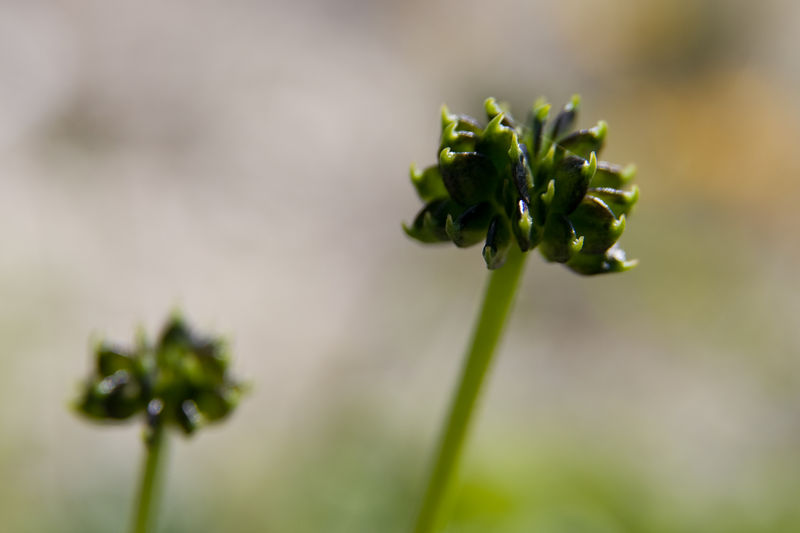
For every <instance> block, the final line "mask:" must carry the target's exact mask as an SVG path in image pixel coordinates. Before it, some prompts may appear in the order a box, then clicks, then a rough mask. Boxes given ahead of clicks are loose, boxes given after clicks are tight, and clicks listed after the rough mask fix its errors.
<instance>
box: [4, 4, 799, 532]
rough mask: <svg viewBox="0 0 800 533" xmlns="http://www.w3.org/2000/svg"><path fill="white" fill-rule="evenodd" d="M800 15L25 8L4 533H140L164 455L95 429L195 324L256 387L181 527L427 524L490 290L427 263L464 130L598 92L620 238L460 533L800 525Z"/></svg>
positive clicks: (572, 296) (181, 496) (523, 338)
mask: <svg viewBox="0 0 800 533" xmlns="http://www.w3.org/2000/svg"><path fill="white" fill-rule="evenodd" d="M798 23H800V3H797V2H794V1H792V0H764V1H762V2H758V3H756V2H749V1H745V0H703V1H694V0H656V1H650V2H635V1H633V0H609V1H606V2H579V1H577V0H565V1H562V2H558V3H548V2H541V1H539V2H537V1H529V2H522V1H515V0H498V1H495V2H491V3H489V2H481V1H478V0H458V1H457V0H445V1H425V2H423V1H417V0H413V1H408V2H374V1H371V2H370V1H365V0H343V1H338V2H327V1H322V0H317V1H313V0H295V1H291V2H290V1H274V2H257V1H253V0H250V1H248V0H237V1H228V2H216V1H210V0H194V1H192V2H189V1H176V2H158V1H155V0H140V1H138V2H106V1H101V0H88V1H87V0H80V1H78V0H61V1H59V2H46V1H36V0H19V1H14V0H2V1H0V301H1V302H2V304H1V305H0V354H2V355H0V480H2V482H0V521H1V522H2V524H1V525H0V529H2V530H3V531H9V532H44V531H47V532H49V531H53V532H56V531H57V532H76V533H77V532H82V533H85V532H122V531H125V530H126V523H127V521H128V518H129V513H130V509H131V504H132V497H133V491H134V487H135V484H136V481H137V471H138V468H139V460H140V458H141V453H142V445H141V428H140V427H134V426H136V425H124V426H114V427H101V426H97V425H92V424H90V423H88V422H85V421H84V420H82V419H79V418H78V417H76V416H75V415H74V414H73V413H71V412H70V410H69V403H70V401H71V400H73V399H74V398H75V396H76V394H77V392H78V384H79V383H80V381H81V380H82V379H83V377H84V376H85V375H86V374H87V373H88V370H89V363H90V360H89V350H90V346H91V342H92V339H97V338H109V339H112V340H114V341H117V342H120V343H126V342H129V341H131V340H132V339H133V335H134V332H135V328H136V327H137V326H139V325H141V326H144V327H145V328H146V329H147V330H148V331H149V332H150V333H151V335H155V333H156V331H157V330H158V328H159V327H160V325H161V324H162V322H163V320H164V319H165V317H166V316H167V315H168V313H169V312H170V311H171V310H173V309H175V308H180V309H182V310H183V311H184V313H185V314H186V316H187V318H188V320H189V321H190V322H191V323H192V324H194V325H195V326H196V327H198V328H199V329H201V330H204V331H209V332H216V333H220V334H224V335H226V336H228V337H229V338H230V339H231V341H232V345H233V353H234V357H235V360H234V365H233V367H234V369H236V370H238V374H239V375H240V376H242V377H244V378H246V379H248V380H250V381H251V383H252V384H253V389H252V391H251V393H250V395H249V396H248V397H246V398H245V399H244V400H243V402H242V404H241V406H240V408H239V410H238V411H237V412H236V413H235V414H234V416H233V417H232V418H231V419H230V420H229V421H228V422H226V423H224V424H222V425H220V426H217V427H211V428H209V429H206V430H204V431H201V432H200V434H199V435H198V436H196V437H195V438H192V439H184V438H180V437H176V438H174V439H173V441H172V446H171V449H170V456H171V461H170V464H169V472H168V482H167V486H166V492H165V504H164V506H163V513H162V515H161V520H160V524H161V531H164V532H190V531H191V532H194V531H237V532H250V531H252V532H278V533H282V532H286V533H306V532H308V533H313V532H322V531H324V532H328V533H338V532H341V533H361V532H364V533H375V532H381V533H383V532H387V533H393V532H398V533H399V532H404V531H407V530H408V528H409V524H410V522H411V518H412V515H413V512H414V510H415V508H416V505H417V501H418V498H419V497H420V493H421V490H422V486H423V481H424V477H425V473H426V469H427V464H428V461H429V459H430V454H431V451H432V447H433V444H434V442H435V439H436V435H437V432H438V425H439V422H440V420H441V418H442V417H443V415H444V412H445V409H446V406H447V403H448V401H449V397H450V389H451V387H452V385H453V383H454V380H455V378H456V373H457V371H458V368H459V366H460V361H461V357H462V352H463V349H464V347H465V344H466V341H467V335H468V331H469V328H470V327H471V324H472V321H473V314H474V312H475V311H474V310H475V307H476V305H477V304H478V302H479V299H480V296H481V292H482V287H483V283H484V279H485V276H486V270H485V267H484V264H483V261H482V259H481V257H480V252H479V249H478V248H474V249H469V250H458V249H455V248H454V247H449V246H444V247H440V248H437V247H424V246H421V245H418V244H417V243H415V242H412V241H410V240H409V239H407V238H406V237H405V236H404V235H403V232H402V230H401V226H400V224H401V221H410V220H412V219H413V217H414V215H415V213H416V212H417V210H418V209H419V207H420V205H419V202H418V200H417V198H416V197H415V194H414V191H413V189H412V187H411V185H410V183H409V181H408V176H407V168H408V165H409V163H410V162H412V161H415V162H417V163H418V164H419V165H427V164H431V163H433V162H434V161H435V157H436V146H437V142H438V134H439V106H440V105H441V104H442V103H444V102H446V103H447V104H448V105H449V107H450V109H451V110H453V111H456V112H466V113H469V114H473V115H475V116H480V117H481V118H483V117H482V103H483V100H484V98H486V97H487V96H495V97H497V98H498V99H500V100H504V101H507V102H509V103H510V104H511V105H512V108H513V109H516V110H517V115H519V116H524V114H525V112H526V110H527V109H528V108H529V106H530V104H531V103H532V102H533V101H534V99H535V98H536V97H538V96H540V95H543V96H545V97H547V98H548V99H549V100H550V101H551V102H553V103H554V104H556V105H558V106H560V105H561V104H562V103H563V102H566V101H567V99H568V98H569V96H570V95H571V94H573V93H580V94H581V95H582V97H583V107H582V111H581V117H580V118H579V124H580V125H581V126H582V127H589V126H591V125H593V124H594V123H595V122H596V121H597V120H598V119H605V120H607V121H608V123H609V125H610V132H609V137H608V143H607V148H606V151H605V153H604V154H603V156H604V157H603V159H606V160H609V161H612V162H617V163H622V164H625V163H628V162H635V163H636V164H637V166H638V168H639V174H638V177H637V183H638V184H639V186H640V187H641V191H642V193H641V199H640V202H639V205H638V207H637V211H636V212H635V213H634V214H633V216H632V217H631V219H630V220H629V223H628V229H627V230H626V234H625V235H624V236H623V238H622V240H621V243H622V245H623V247H624V248H625V249H626V250H627V251H628V253H629V256H631V257H636V258H638V259H639V260H640V266H639V267H638V268H637V269H635V270H634V271H632V272H630V273H628V274H625V275H622V276H607V277H597V278H589V279H586V278H580V277H577V276H575V275H573V274H572V273H570V272H569V271H568V270H566V269H564V268H562V267H560V266H558V265H548V264H545V263H544V262H543V261H542V260H541V258H540V257H539V256H538V254H535V257H533V258H532V259H531V260H530V261H529V262H528V265H527V269H528V270H527V273H526V277H525V281H524V285H523V287H522V290H521V292H520V294H519V298H518V301H517V306H516V310H515V313H514V314H513V319H512V321H511V323H510V324H509V327H508V330H507V335H506V338H505V342H504V344H503V346H502V348H501V351H500V354H499V357H498V359H497V361H496V365H495V367H494V369H493V373H492V375H491V379H490V381H489V382H488V387H487V389H486V394H485V395H484V397H483V402H482V405H481V408H480V410H479V422H478V423H477V424H476V425H475V426H474V428H473V429H474V431H473V433H472V435H471V440H470V445H469V449H468V453H467V456H466V458H465V461H464V471H463V475H462V481H463V483H462V488H461V490H460V492H459V496H458V503H457V507H456V518H455V521H454V523H453V525H452V527H451V531H453V532H486V531H492V532H501V533H502V532H534V533H540V532H541V533H545V532H547V533H560V532H565V533H566V532H569V533H584V532H586V533H595V532H598V533H612V532H648V533H649V532H656V533H658V532H665V533H666V532H687V533H688V532H697V531H703V532H706V533H709V532H711V533H714V532H726V533H731V532H734V533H735V532H791V531H800V508H798V506H797V501H798V498H799V497H800V358H799V356H800V328H798V317H799V316H800V300H799V299H798V292H800V291H799V290H798V289H800V283H798V278H797V271H798V266H800V246H798V237H797V235H798V231H799V230H800V210H798V208H797V201H798V200H797V198H798V195H800V157H798V154H797V149H796V146H797V139H798V138H800V125H799V124H800V104H799V103H798V99H797V95H798V94H799V92H800V53H798V52H800V38H799V37H798V35H797V27H798Z"/></svg>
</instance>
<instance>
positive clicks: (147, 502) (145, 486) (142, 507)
mask: <svg viewBox="0 0 800 533" xmlns="http://www.w3.org/2000/svg"><path fill="white" fill-rule="evenodd" d="M165 441H166V435H165V433H164V426H163V424H158V425H156V426H155V427H154V428H152V433H151V434H150V435H149V438H148V439H147V441H146V442H145V447H146V456H145V460H144V463H143V464H142V467H143V469H142V477H141V482H140V485H139V494H138V496H137V500H136V514H135V515H134V517H133V520H134V521H133V528H132V529H131V531H132V533H147V532H148V531H153V530H154V528H153V523H154V520H153V516H154V515H155V510H156V507H157V505H156V504H157V501H158V496H159V492H160V479H161V475H160V474H161V465H162V463H163V456H164V452H165V450H164V448H165Z"/></svg>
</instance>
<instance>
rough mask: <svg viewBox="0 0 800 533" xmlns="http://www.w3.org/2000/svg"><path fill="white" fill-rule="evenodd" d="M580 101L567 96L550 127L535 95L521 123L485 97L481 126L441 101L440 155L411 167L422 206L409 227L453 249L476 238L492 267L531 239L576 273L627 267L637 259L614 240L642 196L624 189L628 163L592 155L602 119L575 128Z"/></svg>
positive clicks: (600, 141) (602, 133) (603, 128)
mask: <svg viewBox="0 0 800 533" xmlns="http://www.w3.org/2000/svg"><path fill="white" fill-rule="evenodd" d="M579 105H580V98H579V97H578V96H573V98H572V99H571V100H570V102H569V103H568V104H567V105H566V106H564V108H563V109H562V110H561V111H560V112H559V113H558V115H557V116H556V117H555V119H554V120H553V122H552V125H551V126H550V127H549V128H548V127H547V118H548V115H549V112H550V105H549V104H548V103H547V102H545V101H544V100H542V99H539V100H537V102H536V103H535V104H534V106H533V108H532V110H531V113H530V115H529V117H528V119H527V120H526V121H525V122H524V123H523V124H519V123H518V122H516V121H515V120H514V119H513V117H512V116H511V114H510V112H509V109H508V107H507V106H505V105H504V104H501V103H498V102H497V101H496V100H494V99H493V98H489V99H487V100H486V102H485V109H486V114H487V117H488V120H489V122H488V124H487V125H486V126H485V127H481V126H480V124H479V123H478V122H477V121H476V120H475V119H473V118H470V117H467V116H464V115H454V114H451V113H450V112H449V111H448V109H447V107H442V135H441V139H440V151H439V162H438V164H437V165H435V166H432V167H428V168H427V169H425V170H424V171H422V172H420V171H418V170H417V169H416V168H414V167H412V170H411V180H412V183H413V184H414V187H415V188H416V190H417V194H418V195H419V197H420V199H421V200H422V201H423V202H424V203H425V207H423V209H422V210H421V211H420V212H419V214H418V215H417V217H416V218H415V219H414V222H413V223H412V224H411V226H410V227H409V226H405V225H404V226H403V227H404V229H405V231H406V233H407V234H408V235H409V236H410V237H412V238H414V239H416V240H419V241H421V242H425V243H432V242H446V241H451V242H453V243H454V244H455V245H456V246H459V247H468V246H472V245H474V244H477V243H479V242H481V241H483V242H484V247H483V257H484V260H485V261H486V265H487V266H488V267H489V268H490V269H494V268H498V267H499V266H501V265H502V264H503V262H504V261H505V257H506V254H507V252H508V249H509V247H510V246H512V245H517V246H519V247H520V250H522V251H523V252H525V251H528V250H531V249H533V248H535V247H537V246H538V247H539V249H540V251H541V253H542V255H543V256H544V258H545V259H547V260H548V261H554V262H559V263H564V264H566V265H567V266H568V267H570V268H571V269H572V270H574V271H575V272H578V273H580V274H598V273H604V272H619V271H623V270H627V269H629V268H631V267H632V266H633V265H634V264H635V261H628V260H626V259H625V256H624V253H623V252H622V251H621V250H619V249H618V248H617V247H616V242H617V240H618V239H619V237H620V235H621V234H622V232H623V230H624V228H625V222H626V217H627V215H628V214H629V213H630V212H631V210H632V208H633V206H634V204H635V203H636V201H637V200H638V198H639V190H638V188H636V187H633V188H630V189H627V188H626V187H627V186H628V184H629V182H630V181H631V179H632V178H633V176H634V174H635V169H634V167H627V168H622V167H619V166H617V165H612V164H609V163H606V162H604V161H598V160H597V154H598V153H599V152H600V151H601V150H602V149H603V146H604V145H605V140H606V136H607V132H608V126H607V125H606V123H605V122H603V121H600V122H598V123H597V125H596V126H594V127H592V128H589V129H583V130H577V131H573V127H574V124H575V121H576V119H577V113H578V107H579ZM515 243H516V244H515Z"/></svg>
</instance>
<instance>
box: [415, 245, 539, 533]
mask: <svg viewBox="0 0 800 533" xmlns="http://www.w3.org/2000/svg"><path fill="white" fill-rule="evenodd" d="M526 257H527V254H523V253H522V252H521V251H520V250H519V249H518V248H517V247H516V246H513V245H512V247H511V250H510V251H509V254H508V259H507V260H506V264H505V265H504V266H503V267H501V268H499V269H497V270H493V271H492V272H491V273H490V274H489V282H488V284H487V286H486V292H485V294H484V297H483V306H482V308H481V310H480V314H479V316H478V321H477V323H476V324H475V328H474V330H473V334H472V343H471V345H470V347H469V350H468V351H467V354H466V359H465V361H464V367H463V369H462V372H461V380H460V382H459V384H458V387H457V388H456V390H455V393H454V395H453V399H452V403H451V406H450V413H449V415H448V417H447V420H446V422H445V426H444V427H443V433H442V435H441V437H440V441H439V447H438V453H437V455H436V462H435V463H434V465H433V469H432V470H431V473H430V478H429V480H428V488H427V490H426V492H425V498H424V499H423V502H422V507H421V508H420V512H419V515H418V517H417V524H416V528H415V529H414V531H415V533H434V532H436V531H439V529H440V528H441V527H442V526H443V525H444V524H446V520H445V519H444V518H445V513H444V512H443V509H444V508H445V507H446V506H445V503H446V502H447V500H448V493H449V490H450V487H451V485H452V483H453V478H454V477H455V475H456V473H457V470H458V464H459V461H460V458H461V452H462V448H463V445H464V438H465V436H466V434H467V431H468V430H469V424H470V420H471V416H472V411H473V409H474V407H475V403H476V402H477V399H478V396H479V394H480V391H481V386H482V384H483V382H484V379H485V377H486V374H487V371H488V369H489V365H490V364H491V362H492V356H493V355H494V351H495V348H496V347H497V343H498V341H499V340H500V337H501V335H502V333H503V327H504V325H505V322H506V318H507V317H508V314H509V311H510V309H511V304H512V303H513V299H514V295H515V293H516V288H517V285H518V283H519V279H520V277H521V274H522V270H523V267H524V266H525V258H526Z"/></svg>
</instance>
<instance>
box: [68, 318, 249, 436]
mask: <svg viewBox="0 0 800 533" xmlns="http://www.w3.org/2000/svg"><path fill="white" fill-rule="evenodd" d="M228 362H229V358H228V353H227V348H226V346H225V344H224V342H223V341H221V340H220V339H216V338H212V337H203V336H199V335H197V334H195V333H194V332H192V331H191V330H190V329H189V328H188V327H187V326H186V324H185V323H184V322H183V320H182V319H181V318H179V317H173V318H171V319H170V320H169V321H168V322H167V324H166V326H165V327H164V329H163V331H162V332H161V335H160V336H159V339H158V341H157V342H156V343H155V344H150V343H149V342H148V341H147V340H146V339H144V338H140V339H139V341H138V342H137V344H136V346H134V347H133V348H119V347H115V346H112V345H110V344H108V343H106V342H102V343H100V344H99V345H98V346H97V347H96V349H95V352H94V369H93V371H92V373H91V375H90V377H89V379H88V380H87V381H86V383H85V385H84V387H83V391H82V394H81V397H80V398H79V400H78V402H77V408H78V410H79V411H80V412H81V413H83V414H84V415H86V416H88V417H90V418H93V419H96V420H104V421H108V420H124V419H128V418H131V417H133V416H136V415H140V414H143V415H145V416H146V419H147V422H148V426H149V427H150V428H154V427H155V426H157V425H159V424H162V423H167V424H173V425H176V426H178V427H180V428H181V429H182V430H183V432H184V433H187V434H189V433H192V432H193V431H194V430H195V429H197V428H198V427H199V426H200V425H202V424H203V423H205V422H213V421H216V420H220V419H222V418H224V417H225V416H226V415H228V414H229V413H230V412H231V411H232V410H233V408H234V407H235V406H236V405H237V403H238V400H239V396H240V394H241V392H242V385H241V383H239V382H237V381H235V380H234V379H233V378H231V376H230V375H229V374H228Z"/></svg>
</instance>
